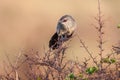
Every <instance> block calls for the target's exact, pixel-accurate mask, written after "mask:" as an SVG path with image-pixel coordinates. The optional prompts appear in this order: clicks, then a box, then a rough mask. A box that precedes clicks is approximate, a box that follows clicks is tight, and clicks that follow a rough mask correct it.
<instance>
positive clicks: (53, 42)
mask: <svg viewBox="0 0 120 80" xmlns="http://www.w3.org/2000/svg"><path fill="white" fill-rule="evenodd" d="M75 30H76V22H75V19H74V18H73V17H72V16H71V15H64V16H62V17H61V18H60V19H59V20H58V23H57V27H56V32H55V33H54V34H53V36H52V37H51V38H50V41H49V48H51V49H53V50H54V49H58V48H59V47H60V46H61V45H62V43H63V42H65V41H67V40H69V39H70V38H71V37H72V35H73V33H74V32H75Z"/></svg>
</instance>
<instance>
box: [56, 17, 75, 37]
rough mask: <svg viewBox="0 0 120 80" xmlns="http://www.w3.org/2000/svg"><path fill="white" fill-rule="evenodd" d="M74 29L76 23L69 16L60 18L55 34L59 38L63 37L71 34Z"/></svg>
mask: <svg viewBox="0 0 120 80" xmlns="http://www.w3.org/2000/svg"><path fill="white" fill-rule="evenodd" d="M75 28H76V22H75V20H74V19H73V17H72V16H70V15H64V16H62V17H61V18H60V19H59V21H58V25H57V33H58V35H59V36H61V35H64V34H66V33H69V34H71V33H72V32H73V31H74V30H75Z"/></svg>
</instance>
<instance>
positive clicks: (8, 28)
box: [0, 0, 120, 71]
mask: <svg viewBox="0 0 120 80" xmlns="http://www.w3.org/2000/svg"><path fill="white" fill-rule="evenodd" d="M119 3H120V0H101V10H102V14H104V17H103V19H104V20H105V25H104V26H105V27H104V31H105V35H104V38H103V39H104V40H105V41H107V42H106V43H105V44H104V49H105V51H104V53H106V54H108V53H110V52H111V48H112V45H117V44H120V43H119V42H120V37H119V35H120V30H119V29H117V25H118V24H120V9H119V7H120V4H119ZM65 14H69V15H71V16H73V17H74V18H75V20H76V22H77V28H78V29H77V32H78V33H79V36H80V38H81V39H82V40H83V41H84V42H85V44H86V45H87V46H88V47H89V50H90V51H91V52H93V55H96V54H98V52H99V51H98V50H99V49H98V47H97V46H98V44H97V40H98V37H97V35H98V33H97V32H96V29H95V28H94V26H92V24H96V21H95V20H94V17H95V16H97V14H98V4H97V0H0V67H1V68H0V71H1V70H2V67H3V63H4V62H3V61H4V60H6V57H5V54H7V55H8V56H9V57H10V60H11V61H14V60H15V59H16V56H17V55H18V53H19V52H20V51H21V50H23V49H27V48H36V49H39V51H40V52H41V54H42V52H43V47H45V49H46V50H47V49H48V42H49V40H50V38H51V36H52V35H53V34H54V33H55V31H56V25H57V21H58V20H59V18H60V17H61V16H63V15H65ZM73 54H74V55H73ZM76 56H77V57H78V59H79V60H80V61H82V60H83V59H84V57H89V55H88V54H87V53H86V52H85V50H84V49H82V48H80V43H79V40H78V38H77V37H74V38H73V39H72V40H71V42H70V44H69V49H68V51H67V55H66V57H67V58H68V59H73V60H74V59H75V58H76Z"/></svg>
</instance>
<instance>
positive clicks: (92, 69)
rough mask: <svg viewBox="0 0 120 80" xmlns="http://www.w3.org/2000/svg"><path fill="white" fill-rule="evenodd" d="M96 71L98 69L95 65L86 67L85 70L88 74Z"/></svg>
mask: <svg viewBox="0 0 120 80" xmlns="http://www.w3.org/2000/svg"><path fill="white" fill-rule="evenodd" d="M96 71H98V68H97V67H89V68H87V69H86V72H87V73H88V74H93V73H95V72H96Z"/></svg>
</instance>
